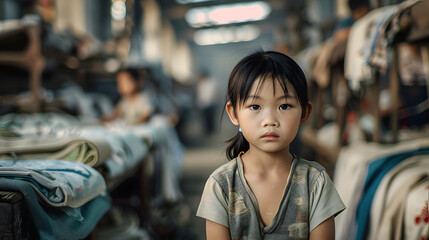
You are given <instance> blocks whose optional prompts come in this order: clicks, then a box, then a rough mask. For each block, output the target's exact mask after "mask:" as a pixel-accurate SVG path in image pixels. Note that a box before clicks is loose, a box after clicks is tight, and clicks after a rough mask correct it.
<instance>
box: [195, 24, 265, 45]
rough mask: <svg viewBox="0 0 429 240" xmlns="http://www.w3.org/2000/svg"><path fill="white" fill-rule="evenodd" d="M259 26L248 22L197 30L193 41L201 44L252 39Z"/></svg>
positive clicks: (256, 35) (258, 31) (254, 37)
mask: <svg viewBox="0 0 429 240" xmlns="http://www.w3.org/2000/svg"><path fill="white" fill-rule="evenodd" d="M260 34H261V31H260V30H259V27H257V26H255V25H252V24H248V25H244V26H238V27H220V28H212V29H201V30H197V31H196V32H195V34H194V42H195V43H196V44H198V45H201V46H206V45H215V44H226V43H234V42H244V41H252V40H254V39H256V38H257V37H259V35H260Z"/></svg>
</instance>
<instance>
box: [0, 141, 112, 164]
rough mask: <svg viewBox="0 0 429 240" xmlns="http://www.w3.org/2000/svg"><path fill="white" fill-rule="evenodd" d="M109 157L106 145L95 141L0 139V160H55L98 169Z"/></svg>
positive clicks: (109, 152) (108, 149)
mask: <svg viewBox="0 0 429 240" xmlns="http://www.w3.org/2000/svg"><path fill="white" fill-rule="evenodd" d="M110 155H111V149H110V147H109V145H108V143H107V142H106V141H105V139H102V138H97V137H91V138H82V137H6V138H1V137H0V159H12V160H22V159H56V160H67V161H76V162H82V163H85V164H87V165H89V166H100V165H102V164H103V163H104V161H105V160H106V159H107V158H108V157H109V156H110Z"/></svg>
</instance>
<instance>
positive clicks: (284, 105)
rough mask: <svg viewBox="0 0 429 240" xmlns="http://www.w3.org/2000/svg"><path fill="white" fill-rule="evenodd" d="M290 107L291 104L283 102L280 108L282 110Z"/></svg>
mask: <svg viewBox="0 0 429 240" xmlns="http://www.w3.org/2000/svg"><path fill="white" fill-rule="evenodd" d="M289 108H290V105H289V104H282V105H280V107H279V109H280V110H288V109H289Z"/></svg>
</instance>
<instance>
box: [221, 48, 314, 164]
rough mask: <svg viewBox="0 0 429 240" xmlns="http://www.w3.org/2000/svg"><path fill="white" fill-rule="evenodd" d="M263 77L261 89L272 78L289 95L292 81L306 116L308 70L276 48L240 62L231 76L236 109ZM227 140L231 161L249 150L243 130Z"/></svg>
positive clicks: (230, 98) (230, 88) (230, 94)
mask: <svg viewBox="0 0 429 240" xmlns="http://www.w3.org/2000/svg"><path fill="white" fill-rule="evenodd" d="M259 78H261V79H262V80H261V81H260V82H259V86H257V88H258V89H259V87H260V85H261V84H262V83H263V82H265V81H268V80H271V81H273V85H274V83H275V82H274V81H278V82H279V83H280V85H281V86H282V88H283V91H284V92H285V94H287V93H288V89H287V87H286V83H287V82H289V83H291V84H292V86H293V87H294V88H295V91H296V94H297V95H298V101H299V103H300V105H301V107H302V109H303V113H302V116H303V117H304V116H305V115H306V112H305V111H306V109H307V105H308V92H307V82H306V79H305V75H304V72H303V71H302V70H301V68H300V67H299V66H298V64H297V63H296V62H295V61H294V60H293V59H292V58H290V57H288V56H287V55H285V54H283V53H279V52H274V51H262V50H261V51H257V52H255V53H253V54H250V55H249V56H247V57H245V58H243V59H242V60H241V61H240V62H238V63H237V65H236V66H235V67H234V69H233V70H232V72H231V75H230V76H229V82H228V94H227V102H228V101H229V102H231V104H232V107H233V108H234V109H236V108H237V107H238V106H240V105H243V104H244V102H245V101H246V99H247V98H248V96H249V94H250V90H251V89H252V86H253V84H254V83H255V82H256V81H257V80H258V79H259ZM227 142H229V145H228V147H227V149H226V156H227V157H228V159H229V160H231V159H233V158H235V157H237V156H238V155H239V154H240V152H242V151H243V152H246V151H247V150H248V149H249V143H248V142H247V140H246V139H245V138H244V136H243V134H242V133H241V132H237V135H236V136H234V137H233V138H231V139H230V140H228V141H227Z"/></svg>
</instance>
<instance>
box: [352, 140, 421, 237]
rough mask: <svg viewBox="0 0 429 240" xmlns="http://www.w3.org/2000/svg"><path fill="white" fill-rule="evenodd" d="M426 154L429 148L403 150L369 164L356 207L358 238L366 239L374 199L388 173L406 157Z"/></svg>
mask: <svg viewBox="0 0 429 240" xmlns="http://www.w3.org/2000/svg"><path fill="white" fill-rule="evenodd" d="M424 154H429V148H421V149H416V150H410V151H405V152H401V153H399V154H392V155H388V156H385V157H382V158H380V159H376V160H374V161H372V162H371V163H370V164H369V165H368V171H367V175H366V178H365V183H364V186H363V194H362V197H361V199H360V200H359V204H358V206H357V209H356V223H357V225H356V228H357V231H356V237H355V239H356V240H363V239H366V234H367V232H368V221H369V214H370V212H371V204H372V200H373V198H374V194H375V192H376V191H377V189H378V186H379V184H380V182H381V180H382V179H383V177H384V176H385V175H386V173H388V172H389V171H390V170H391V169H392V168H394V167H395V166H396V165H397V164H399V163H400V162H402V161H404V160H405V159H407V158H409V157H411V156H416V155H424ZM388 239H390V238H388Z"/></svg>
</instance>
